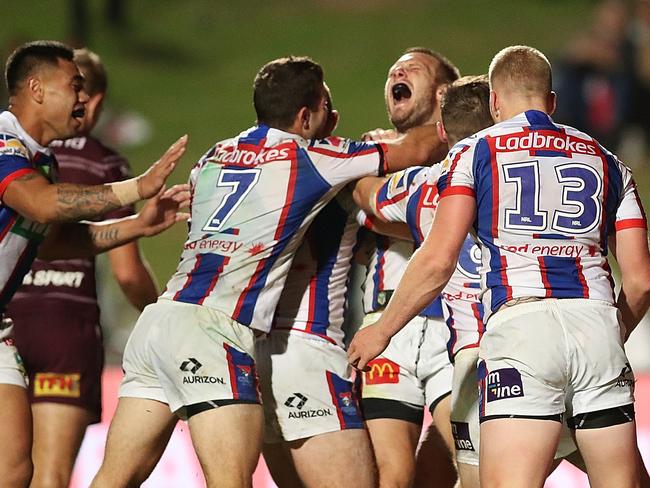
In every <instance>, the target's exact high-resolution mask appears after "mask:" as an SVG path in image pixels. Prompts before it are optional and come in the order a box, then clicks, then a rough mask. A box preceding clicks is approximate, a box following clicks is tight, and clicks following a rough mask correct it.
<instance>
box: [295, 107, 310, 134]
mask: <svg viewBox="0 0 650 488" xmlns="http://www.w3.org/2000/svg"><path fill="white" fill-rule="evenodd" d="M296 119H297V121H298V125H299V126H300V128H301V129H302V130H309V126H310V122H311V110H309V107H302V108H301V109H300V110H298V114H297V115H296Z"/></svg>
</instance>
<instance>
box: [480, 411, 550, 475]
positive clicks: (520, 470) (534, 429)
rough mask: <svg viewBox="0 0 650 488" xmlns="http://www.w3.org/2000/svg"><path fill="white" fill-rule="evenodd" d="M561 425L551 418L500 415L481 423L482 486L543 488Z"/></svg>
mask: <svg viewBox="0 0 650 488" xmlns="http://www.w3.org/2000/svg"><path fill="white" fill-rule="evenodd" d="M561 427H562V425H561V424H560V423H559V422H555V421H553V420H537V419H518V418H517V419H515V418H502V419H493V420H488V421H485V422H483V423H482V424H481V448H480V467H479V471H480V477H481V486H482V487H484V488H491V487H499V488H508V487H512V488H515V487H521V486H526V487H530V488H535V487H538V488H542V487H543V486H544V481H545V480H546V477H547V475H548V473H549V472H550V470H551V466H552V463H553V457H554V455H555V451H556V449H557V444H558V441H559V438H560V429H561ZM504 439H507V442H504Z"/></svg>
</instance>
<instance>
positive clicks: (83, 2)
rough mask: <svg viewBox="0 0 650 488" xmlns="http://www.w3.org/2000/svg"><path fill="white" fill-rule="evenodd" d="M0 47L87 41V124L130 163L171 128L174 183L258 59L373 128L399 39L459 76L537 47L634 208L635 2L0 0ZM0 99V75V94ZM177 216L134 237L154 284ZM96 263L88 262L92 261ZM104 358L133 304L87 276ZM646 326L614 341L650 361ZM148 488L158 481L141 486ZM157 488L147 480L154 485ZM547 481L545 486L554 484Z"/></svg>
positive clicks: (343, 125) (646, 22) (642, 168)
mask: <svg viewBox="0 0 650 488" xmlns="http://www.w3.org/2000/svg"><path fill="white" fill-rule="evenodd" d="M0 5H1V6H2V7H3V8H2V11H3V12H4V14H5V17H4V20H3V28H2V30H0V50H2V54H3V59H6V56H7V55H8V54H9V53H10V52H11V50H12V49H13V48H14V47H15V46H17V45H18V44H21V43H22V42H25V41H29V40H35V39H57V40H61V41H64V42H68V43H69V44H71V45H73V46H74V47H82V46H87V47H89V48H90V49H92V50H94V51H96V52H97V53H98V54H99V55H100V56H101V57H102V58H103V61H104V64H105V66H106V68H107V70H108V74H109V94H108V100H107V108H108V110H106V114H105V115H104V118H103V120H102V121H101V123H100V126H99V131H98V135H99V137H100V139H103V140H104V141H105V142H106V143H107V145H109V146H112V147H114V148H115V149H117V150H119V151H120V152H122V153H123V154H125V155H126V156H127V157H128V158H129V160H130V162H131V165H132V167H133V169H134V171H135V173H139V172H140V171H142V170H143V169H144V168H146V167H147V166H148V165H149V164H150V163H151V162H153V161H154V160H155V159H157V157H158V156H159V155H160V154H161V153H162V152H163V151H164V149H165V148H166V147H167V146H168V145H169V144H170V143H171V142H172V141H174V140H175V139H176V138H177V137H179V136H180V135H182V134H184V133H187V134H189V136H190V142H189V150H188V152H187V153H186V155H185V156H184V158H183V161H182V164H181V165H180V166H179V167H178V169H177V170H176V173H175V175H174V176H173V177H172V180H173V181H172V182H173V183H178V182H184V181H185V180H186V178H187V175H188V173H189V170H190V168H191V167H192V164H193V163H194V162H195V161H196V160H197V159H198V158H199V157H200V156H201V155H202V154H203V153H204V152H205V151H206V150H207V149H208V148H209V147H210V146H211V145H212V144H213V143H214V142H216V141H218V140H220V139H223V138H226V137H230V136H232V135H234V134H236V133H238V132H240V131H241V130H243V129H245V128H247V127H249V126H250V125H252V124H253V123H254V122H255V115H254V111H253V107H252V101H251V91H252V90H251V87H252V81H253V77H254V76H255V73H256V72H257V70H258V69H259V67H260V66H261V65H262V64H264V63H265V62H267V61H269V60H271V59H273V58H277V57H281V56H285V55H289V54H295V55H308V56H311V57H312V58H314V59H315V60H317V61H318V62H320V63H321V64H322V65H323V67H324V69H325V74H326V80H327V82H328V84H329V86H330V88H331V89H332V93H333V99H334V106H335V107H336V108H337V109H338V110H339V112H340V113H341V122H340V123H339V127H338V130H337V134H338V135H341V136H346V137H357V136H359V135H360V134H361V133H362V132H364V131H366V130H368V129H371V128H375V127H386V126H387V125H388V122H387V119H386V114H385V108H384V101H383V85H384V81H385V78H386V73H387V70H388V68H389V67H390V65H391V64H392V63H393V61H394V60H395V59H396V58H397V57H399V55H400V54H401V53H402V51H403V50H404V49H405V48H407V47H411V46H427V47H430V48H433V49H435V50H437V51H440V52H441V53H443V54H445V55H446V56H447V57H449V58H450V59H451V60H452V61H453V62H454V63H455V64H456V65H457V66H458V67H459V68H460V70H461V72H462V73H463V74H479V73H485V72H486V71H487V67H488V64H489V61H490V59H491V57H492V56H493V55H494V54H495V53H496V52H497V51H498V50H500V49H501V48H503V47H505V46H507V45H510V44H528V45H532V46H534V47H537V48H539V49H541V50H542V51H543V52H545V53H546V54H547V55H548V56H549V58H550V59H551V62H552V64H553V67H554V84H555V88H556V91H557V92H558V96H559V104H558V111H557V114H556V117H555V118H556V120H557V121H558V122H564V123H568V124H571V125H575V126H577V127H578V128H581V129H583V130H586V131H587V132H589V133H590V134H592V135H594V136H596V137H597V138H598V139H599V140H600V141H601V142H602V143H603V144H605V145H606V146H607V147H608V148H609V149H611V150H613V151H615V152H616V153H617V154H618V155H619V156H620V157H621V159H623V160H624V161H625V162H626V163H627V164H628V165H630V166H631V167H633V169H634V170H635V175H636V178H637V181H638V183H639V189H640V193H641V195H642V198H643V200H644V202H645V204H646V208H647V207H648V206H649V205H650V172H649V171H648V168H650V166H648V163H649V162H650V158H649V154H650V115H649V114H648V109H650V0H628V1H622V0H610V1H603V2H595V1H586V0H523V1H522V0H501V1H499V2H488V1H484V0H475V1H463V0H454V1H441V0H437V1H431V0H429V1H425V0H302V1H301V2H290V1H283V0H264V1H262V0H249V1H247V2H228V1H208V0H185V1H183V2H178V1H175V0H137V1H135V0H132V1H129V0H22V1H21V2H13V1H12V2H9V0H0ZM5 104H6V93H4V86H3V87H2V88H1V89H0V105H3V106H4V105H5ZM184 237H185V228H184V226H182V225H179V226H177V227H176V228H175V229H173V230H172V231H170V232H166V233H165V234H163V235H162V236H159V237H156V238H151V239H145V240H143V241H142V242H141V247H142V249H143V250H144V252H145V254H146V256H147V259H148V260H149V262H150V263H151V265H152V267H153V269H154V271H155V273H156V275H157V277H158V281H159V283H160V285H161V286H164V284H165V282H166V280H167V279H168V277H169V276H170V274H171V273H172V272H173V271H174V269H175V266H176V263H177V260H178V257H179V254H180V248H181V245H182V242H183V239H184ZM100 269H101V267H100ZM103 283H104V284H103V287H104V290H103V293H102V296H103V301H104V307H103V310H104V315H103V317H104V320H103V321H104V326H105V329H106V336H107V338H108V346H107V347H108V358H109V361H111V362H113V363H114V364H119V359H120V354H121V348H122V346H123V344H124V341H125V339H126V337H127V336H128V333H129V331H130V327H131V326H132V324H133V322H134V320H135V318H136V314H135V312H134V310H133V309H132V308H130V305H128V304H127V303H126V302H125V301H124V300H123V298H122V297H120V294H119V291H117V288H116V287H115V285H113V284H111V282H110V280H106V281H104V282H103ZM649 328H650V327H648V325H647V324H645V323H644V324H642V325H641V326H639V330H637V331H636V332H635V334H634V335H633V336H632V339H631V340H630V344H629V348H630V355H631V357H632V362H633V365H634V366H635V370H636V371H637V372H638V371H641V370H648V371H650V354H649V352H650V347H649V346H650V332H649V331H648V329H649ZM151 486H158V485H157V484H152V485H151ZM161 486H162V485H161ZM558 486H559V485H558Z"/></svg>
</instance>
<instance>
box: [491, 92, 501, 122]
mask: <svg viewBox="0 0 650 488" xmlns="http://www.w3.org/2000/svg"><path fill="white" fill-rule="evenodd" d="M490 115H492V120H494V122H495V123H496V122H500V120H499V116H500V113H499V99H498V97H497V94H496V92H495V91H494V90H490Z"/></svg>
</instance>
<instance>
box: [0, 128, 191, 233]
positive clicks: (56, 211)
mask: <svg viewBox="0 0 650 488" xmlns="http://www.w3.org/2000/svg"><path fill="white" fill-rule="evenodd" d="M186 144H187V136H183V137H181V138H180V139H179V140H178V141H176V142H175V143H174V144H172V145H171V147H170V148H169V149H168V150H167V152H165V154H163V155H162V157H161V158H160V159H159V160H158V161H156V162H155V163H154V164H153V165H152V166H151V167H150V168H149V169H148V170H147V171H146V172H145V173H143V174H141V175H140V176H138V177H136V178H132V179H131V180H126V181H123V182H119V183H109V184H106V185H92V186H89V185H77V184H72V183H55V184H52V183H50V182H49V181H48V180H47V179H46V178H45V177H43V176H42V175H41V174H40V173H38V172H36V171H33V172H29V173H26V174H23V175H22V176H19V177H18V178H16V179H14V180H12V181H11V182H10V183H9V184H8V186H7V189H6V190H5V192H4V194H3V195H2V201H3V203H4V204H5V205H7V206H9V207H11V208H12V209H14V210H15V211H16V212H18V213H19V214H20V215H22V216H24V217H27V218H28V219H30V220H33V221H35V222H38V223H42V224H50V223H54V222H74V221H78V220H82V219H89V218H94V217H99V216H101V215H103V214H105V213H107V212H110V211H111V210H115V209H116V208H119V207H122V206H124V205H126V204H128V203H133V202H136V201H138V200H141V199H145V198H150V197H152V196H154V195H156V194H157V193H158V192H159V191H160V189H161V188H162V187H163V185H164V184H165V181H166V180H167V178H168V177H169V175H170V174H171V172H172V170H173V169H174V167H175V166H176V162H177V161H178V159H179V158H180V157H181V156H182V155H183V152H185V146H186Z"/></svg>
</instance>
